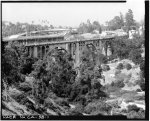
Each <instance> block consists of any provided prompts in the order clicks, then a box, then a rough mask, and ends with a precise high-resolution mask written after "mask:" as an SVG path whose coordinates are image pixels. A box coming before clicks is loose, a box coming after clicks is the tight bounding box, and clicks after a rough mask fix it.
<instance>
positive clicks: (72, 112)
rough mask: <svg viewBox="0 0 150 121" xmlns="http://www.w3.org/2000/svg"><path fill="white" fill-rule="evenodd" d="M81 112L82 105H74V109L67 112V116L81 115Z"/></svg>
mask: <svg viewBox="0 0 150 121" xmlns="http://www.w3.org/2000/svg"><path fill="white" fill-rule="evenodd" d="M83 111H84V107H83V105H81V104H77V105H75V108H74V109H71V110H70V111H69V115H82V113H83Z"/></svg>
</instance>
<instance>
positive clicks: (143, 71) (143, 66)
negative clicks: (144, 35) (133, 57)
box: [140, 60, 145, 78]
mask: <svg viewBox="0 0 150 121" xmlns="http://www.w3.org/2000/svg"><path fill="white" fill-rule="evenodd" d="M140 70H141V76H142V77H143V78H145V60H143V61H142V62H141V63H140Z"/></svg>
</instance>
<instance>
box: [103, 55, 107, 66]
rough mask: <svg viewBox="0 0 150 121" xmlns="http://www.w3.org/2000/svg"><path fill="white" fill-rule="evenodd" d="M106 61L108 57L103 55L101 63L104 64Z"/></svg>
mask: <svg viewBox="0 0 150 121" xmlns="http://www.w3.org/2000/svg"><path fill="white" fill-rule="evenodd" d="M107 62H108V59H107V57H106V56H104V57H103V60H102V63H104V64H106V63H107Z"/></svg>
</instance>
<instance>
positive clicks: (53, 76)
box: [32, 48, 76, 97]
mask: <svg viewBox="0 0 150 121" xmlns="http://www.w3.org/2000/svg"><path fill="white" fill-rule="evenodd" d="M32 74H33V76H34V78H35V79H36V80H39V81H40V82H43V83H44V84H45V85H46V86H47V88H48V87H49V86H50V89H51V90H52V91H53V92H54V93H55V94H56V95H57V96H59V97H68V96H69V94H70V90H71V85H72V84H73V83H74V81H75V77H76V72H75V70H74V69H73V63H72V59H71V58H70V55H69V54H68V53H67V52H66V51H65V50H61V49H57V48H56V49H52V50H51V51H49V52H48V54H47V56H46V58H45V59H44V60H42V61H41V60H39V61H37V62H36V63H35V64H34V71H33V72H32ZM49 83H50V84H49Z"/></svg>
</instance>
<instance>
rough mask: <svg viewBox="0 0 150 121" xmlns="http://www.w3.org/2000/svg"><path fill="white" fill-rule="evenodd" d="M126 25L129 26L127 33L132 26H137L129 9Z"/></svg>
mask: <svg viewBox="0 0 150 121" xmlns="http://www.w3.org/2000/svg"><path fill="white" fill-rule="evenodd" d="M125 25H126V26H127V31H129V30H130V29H131V27H132V26H135V20H134V17H133V12H132V10H131V9H128V12H127V13H126V15H125Z"/></svg>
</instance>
